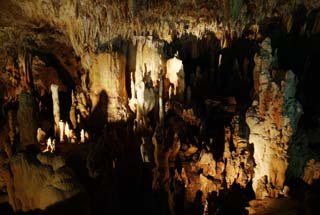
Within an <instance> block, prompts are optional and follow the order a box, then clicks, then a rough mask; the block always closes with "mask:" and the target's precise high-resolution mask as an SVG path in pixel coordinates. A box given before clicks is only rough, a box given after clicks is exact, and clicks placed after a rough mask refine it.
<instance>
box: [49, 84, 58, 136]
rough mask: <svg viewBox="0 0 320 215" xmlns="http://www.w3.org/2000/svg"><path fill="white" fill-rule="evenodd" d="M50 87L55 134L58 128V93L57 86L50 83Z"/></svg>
mask: <svg viewBox="0 0 320 215" xmlns="http://www.w3.org/2000/svg"><path fill="white" fill-rule="evenodd" d="M50 89H51V93H52V102H53V117H54V124H55V133H56V135H59V130H58V129H59V122H60V106H59V94H58V89H59V86H58V85H55V84H52V85H51V87H50Z"/></svg>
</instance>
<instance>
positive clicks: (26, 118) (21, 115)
mask: <svg viewBox="0 0 320 215" xmlns="http://www.w3.org/2000/svg"><path fill="white" fill-rule="evenodd" d="M17 119H18V124H19V133H20V146H19V147H20V148H21V149H24V148H25V146H27V145H31V144H36V143H37V129H38V126H37V121H36V119H37V110H36V104H35V101H34V97H33V96H32V95H31V94H30V93H27V92H22V93H21V94H20V95H19V109H18V113H17Z"/></svg>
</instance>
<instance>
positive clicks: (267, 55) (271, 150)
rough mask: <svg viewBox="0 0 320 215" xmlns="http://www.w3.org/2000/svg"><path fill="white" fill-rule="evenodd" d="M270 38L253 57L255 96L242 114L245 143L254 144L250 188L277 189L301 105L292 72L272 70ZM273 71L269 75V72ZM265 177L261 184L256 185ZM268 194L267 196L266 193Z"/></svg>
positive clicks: (283, 177) (286, 163)
mask: <svg viewBox="0 0 320 215" xmlns="http://www.w3.org/2000/svg"><path fill="white" fill-rule="evenodd" d="M271 52H272V50H271V43H270V39H268V38H267V39H265V40H264V41H263V43H262V45H261V50H260V54H258V55H256V56H255V63H256V65H255V68H254V89H255V95H256V96H255V99H254V101H253V103H252V106H251V107H250V108H249V109H248V111H247V113H246V122H247V124H248V126H249V128H250V136H249V142H250V143H251V144H253V145H254V155H253V156H254V160H255V163H256V166H255V169H254V171H255V173H254V178H253V185H252V186H253V190H254V191H255V193H256V195H257V196H261V197H264V196H265V195H260V194H259V193H258V187H261V186H269V185H270V186H272V187H274V189H275V190H278V191H281V190H282V188H283V186H284V181H285V173H286V170H287V168H288V147H289V144H290V141H291V138H292V135H293V134H294V133H295V132H296V128H297V123H298V120H299V118H300V116H301V114H302V107H301V105H300V104H299V102H298V101H297V100H296V99H295V92H296V85H297V80H296V77H295V75H294V74H293V72H291V71H287V72H282V71H274V70H272V67H271V63H272V61H273V57H272V54H271ZM272 71H273V73H272V74H273V75H271V72H272ZM264 177H267V179H266V180H263V182H266V183H267V184H265V185H261V184H260V185H259V183H260V182H262V181H261V179H262V178H264ZM268 195H271V194H270V193H268Z"/></svg>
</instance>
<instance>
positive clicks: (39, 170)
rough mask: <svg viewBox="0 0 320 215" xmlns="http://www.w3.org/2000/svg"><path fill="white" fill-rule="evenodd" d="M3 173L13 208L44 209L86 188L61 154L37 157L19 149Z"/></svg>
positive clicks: (15, 209)
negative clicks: (19, 151) (76, 177)
mask: <svg viewBox="0 0 320 215" xmlns="http://www.w3.org/2000/svg"><path fill="white" fill-rule="evenodd" d="M39 163H40V164H39ZM1 176H2V177H3V179H4V181H5V184H6V186H7V187H8V189H7V191H8V196H9V203H10V205H11V206H12V207H13V209H14V211H29V210H35V209H42V210H43V209H46V208H47V207H49V206H51V205H53V204H57V203H59V202H60V201H63V200H65V199H68V198H70V197H72V196H75V195H77V194H79V193H80V192H82V191H83V188H82V186H81V185H80V184H79V183H78V182H77V181H76V180H75V179H74V177H73V173H72V171H71V170H70V169H68V168H67V167H65V163H64V161H63V159H62V158H61V157H55V156H52V157H50V155H39V156H38V160H37V159H35V158H34V157H32V156H30V155H26V154H23V153H20V154H17V155H15V156H14V157H13V158H12V159H11V160H10V163H9V165H8V167H7V168H6V169H3V171H2V172H1Z"/></svg>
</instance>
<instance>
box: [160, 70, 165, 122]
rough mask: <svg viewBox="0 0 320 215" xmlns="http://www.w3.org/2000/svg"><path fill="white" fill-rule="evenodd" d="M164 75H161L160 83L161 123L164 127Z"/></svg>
mask: <svg viewBox="0 0 320 215" xmlns="http://www.w3.org/2000/svg"><path fill="white" fill-rule="evenodd" d="M163 117H164V112H163V75H162V72H161V73H160V82H159V123H160V125H162V123H163Z"/></svg>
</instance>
